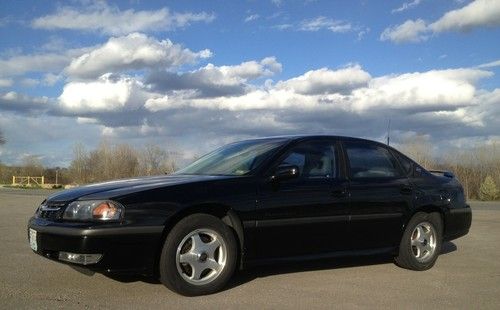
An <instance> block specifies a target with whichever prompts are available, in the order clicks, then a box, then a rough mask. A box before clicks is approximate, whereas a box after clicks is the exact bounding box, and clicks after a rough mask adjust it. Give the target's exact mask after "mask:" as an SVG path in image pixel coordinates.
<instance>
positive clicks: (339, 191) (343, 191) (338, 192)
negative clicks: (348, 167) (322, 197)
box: [332, 187, 347, 198]
mask: <svg viewBox="0 0 500 310" xmlns="http://www.w3.org/2000/svg"><path fill="white" fill-rule="evenodd" d="M332 196H333V197H335V198H342V197H345V196H347V188H345V187H342V188H336V189H334V190H333V191H332Z"/></svg>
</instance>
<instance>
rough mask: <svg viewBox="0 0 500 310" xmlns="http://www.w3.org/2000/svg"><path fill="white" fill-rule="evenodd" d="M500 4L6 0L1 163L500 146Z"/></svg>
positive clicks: (0, 61) (0, 8)
mask: <svg viewBox="0 0 500 310" xmlns="http://www.w3.org/2000/svg"><path fill="white" fill-rule="evenodd" d="M499 69H500V1H498V0H475V1H466V0H462V1H452V0H433V1H430V0H393V1H375V0H373V1H368V0H364V1H356V0H355V1H347V0H346V1H319V0H318V1H314V0H302V1H300V0H289V1H287V0H272V1H271V0H269V1H268V0H261V1H257V0H246V1H222V0H213V1H202V0H198V1H195V0H184V1H145V0H130V1H96V0H94V1H92V0H80V1H40V0H37V1H8V0H7V1H1V2H0V131H1V132H3V135H4V136H5V138H6V140H7V143H6V144H5V145H3V146H0V162H2V163H4V164H11V165H16V164H19V163H21V162H22V160H23V158H24V157H25V156H30V155H35V156H38V157H39V158H40V159H41V161H42V162H43V163H44V164H45V165H46V166H68V165H69V163H70V162H71V158H72V151H73V147H74V145H75V144H76V143H83V144H84V145H85V146H86V147H87V148H88V149H93V148H95V147H97V145H98V144H99V143H100V142H101V141H106V143H129V144H131V145H133V146H136V147H141V146H144V145H146V144H151V143H154V144H158V145H160V146H162V147H164V148H166V149H168V150H171V151H175V152H177V153H179V154H181V155H180V156H181V157H182V159H189V158H190V157H193V156H194V155H200V154H203V153H205V152H207V151H210V150H211V149H213V148H215V147H218V146H220V145H222V144H224V143H228V142H232V141H235V140H241V139H248V138H253V137H262V136H273V135H290V134H332V135H348V136H356V137H364V138H369V139H374V140H378V141H385V139H386V136H387V128H388V123H389V121H390V123H391V125H390V128H391V129H390V135H391V141H393V142H394V143H396V144H398V143H399V144H401V143H405V142H406V141H411V140H412V139H413V138H414V137H416V136H420V137H423V138H424V139H427V140H428V141H429V142H430V143H431V145H432V146H433V151H434V152H436V153H437V154H438V155H439V154H441V155H442V154H444V153H449V152H454V151H456V150H459V149H464V148H472V147H475V146H478V145H481V144H485V143H487V144H488V143H495V142H497V141H500V121H498V118H499V117H500V70H499Z"/></svg>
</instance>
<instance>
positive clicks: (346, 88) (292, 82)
mask: <svg viewBox="0 0 500 310" xmlns="http://www.w3.org/2000/svg"><path fill="white" fill-rule="evenodd" d="M370 79H371V76H370V74H369V73H368V72H366V71H364V70H363V69H362V68H361V67H360V66H359V65H355V66H351V67H347V68H344V69H339V70H330V69H328V68H321V69H318V70H312V71H308V72H306V73H304V74H303V75H301V76H298V77H295V78H292V79H289V80H286V81H283V82H279V83H278V84H277V85H276V88H278V89H292V90H293V91H295V92H296V93H299V94H310V95H315V94H328V93H344V92H350V91H351V90H353V89H356V88H359V87H362V86H365V85H366V84H367V83H368V81H369V80H370Z"/></svg>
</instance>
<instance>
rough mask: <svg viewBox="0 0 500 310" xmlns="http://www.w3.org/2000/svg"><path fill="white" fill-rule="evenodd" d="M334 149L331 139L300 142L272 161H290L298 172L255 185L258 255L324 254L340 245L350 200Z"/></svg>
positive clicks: (347, 217) (270, 256) (274, 256)
mask: <svg viewBox="0 0 500 310" xmlns="http://www.w3.org/2000/svg"><path fill="white" fill-rule="evenodd" d="M338 154H339V153H338V148H337V146H336V143H335V141H333V140H328V139H324V140H321V139H319V140H312V141H303V142H299V143H298V144H296V145H295V146H292V147H291V148H290V150H288V152H286V153H285V154H284V155H283V156H281V157H280V159H279V160H277V161H276V163H275V165H273V168H271V174H272V171H273V169H275V168H277V167H278V166H280V165H295V166H297V167H298V168H299V171H300V173H299V176H298V177H295V178H293V179H288V180H281V181H280V180H278V181H270V180H269V178H265V179H264V180H263V181H262V184H261V186H260V189H259V199H258V204H257V205H258V210H259V213H260V214H261V219H260V220H258V221H257V222H256V232H257V240H256V241H257V244H256V247H257V253H256V254H257V256H258V257H259V258H262V259H265V258H268V259H273V258H282V257H293V256H307V255H318V254H326V253H329V252H332V251H334V250H338V249H341V248H342V247H343V246H344V245H345V237H346V236H347V235H346V234H347V231H348V219H349V202H348V196H347V192H346V188H347V182H346V181H345V180H340V178H339V169H338V168H339V162H338V158H339V157H338Z"/></svg>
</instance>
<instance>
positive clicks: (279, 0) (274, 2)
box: [271, 0, 283, 7]
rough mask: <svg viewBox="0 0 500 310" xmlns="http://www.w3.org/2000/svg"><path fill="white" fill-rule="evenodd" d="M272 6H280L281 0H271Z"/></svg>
mask: <svg viewBox="0 0 500 310" xmlns="http://www.w3.org/2000/svg"><path fill="white" fill-rule="evenodd" d="M271 2H272V4H274V5H275V6H278V7H279V6H281V5H282V4H283V0H271Z"/></svg>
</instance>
